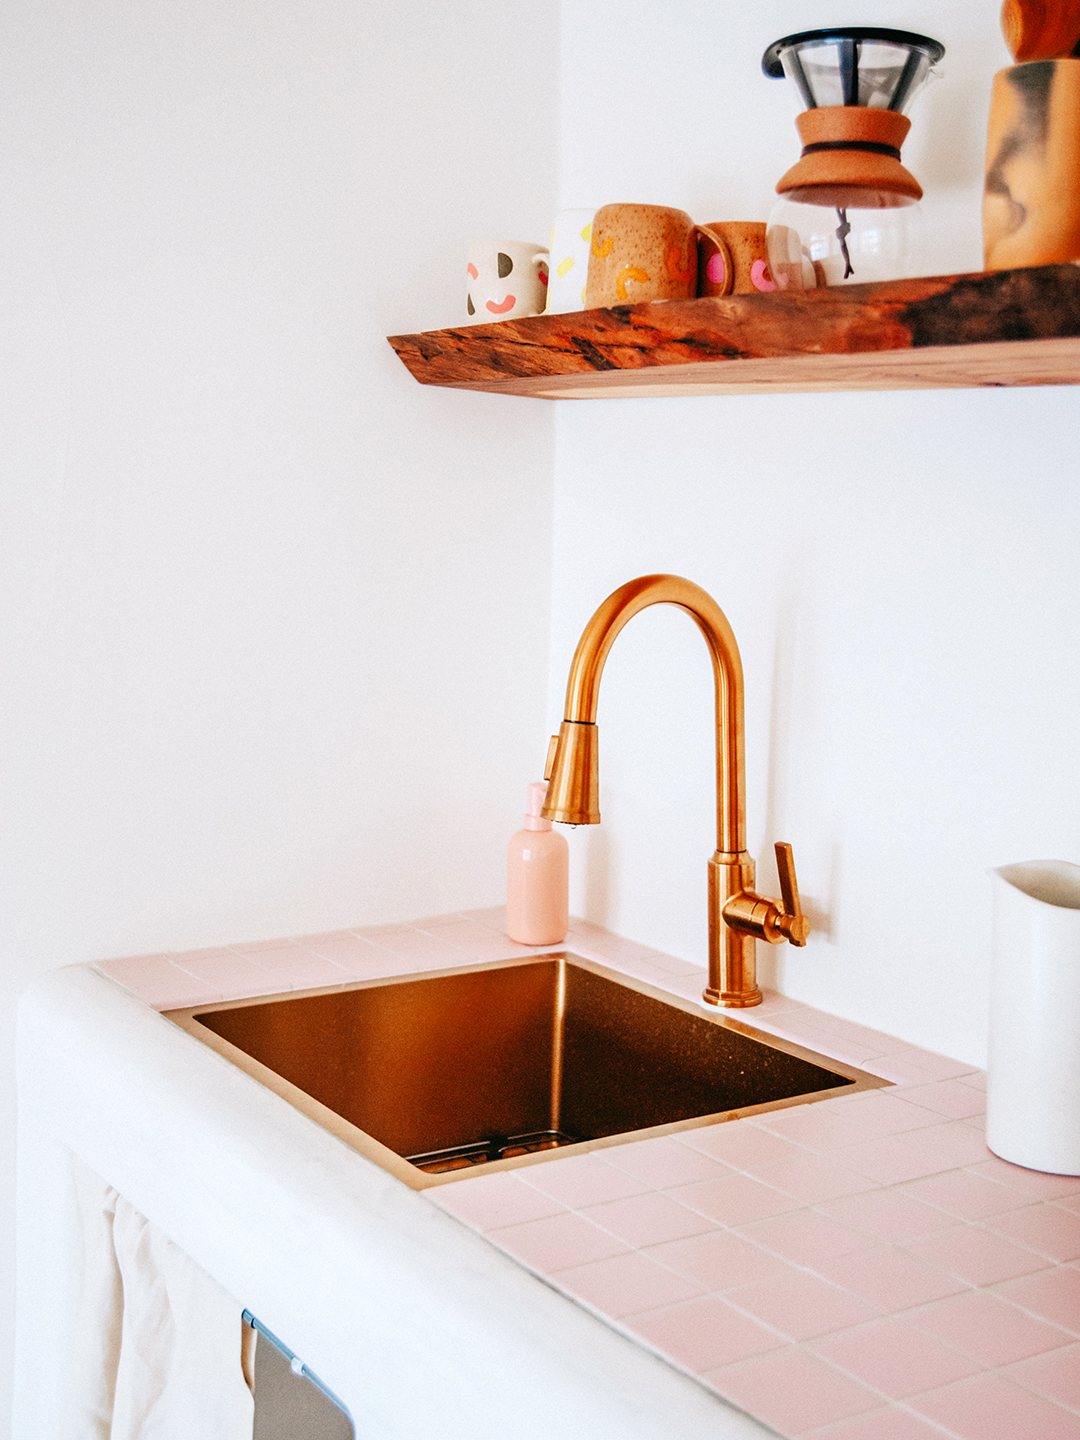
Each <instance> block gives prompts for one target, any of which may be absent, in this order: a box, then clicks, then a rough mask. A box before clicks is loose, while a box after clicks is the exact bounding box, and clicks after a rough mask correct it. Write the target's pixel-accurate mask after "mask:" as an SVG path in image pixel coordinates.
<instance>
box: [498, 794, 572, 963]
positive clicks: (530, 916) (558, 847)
mask: <svg viewBox="0 0 1080 1440" xmlns="http://www.w3.org/2000/svg"><path fill="white" fill-rule="evenodd" d="M547 788H548V787H547V781H546V780H534V781H533V783H532V784H531V785H530V786H529V810H528V814H527V815H526V816H525V828H524V830H519V831H518V832H517V834H516V835H515V836H514V838H513V839H512V840H511V841H510V845H509V848H508V850H507V855H506V933H507V934H508V935H509V936H510V939H511V940H516V941H517V942H518V943H519V944H520V945H558V944H559V942H560V941H561V940H565V939H566V932H567V930H568V929H569V928H570V911H569V902H568V891H569V885H570V847H569V845H567V843H566V840H565V838H564V837H563V836H562V835H559V834H557V833H556V832H555V831H554V830H552V828H551V821H550V820H545V819H544V818H543V816H542V815H541V814H540V811H541V810H542V809H543V808H544V800H545V798H546V796H547Z"/></svg>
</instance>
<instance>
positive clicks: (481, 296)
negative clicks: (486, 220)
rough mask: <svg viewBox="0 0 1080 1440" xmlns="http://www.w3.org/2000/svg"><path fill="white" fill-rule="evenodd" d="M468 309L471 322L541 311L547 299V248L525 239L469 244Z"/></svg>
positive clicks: (485, 323)
mask: <svg viewBox="0 0 1080 1440" xmlns="http://www.w3.org/2000/svg"><path fill="white" fill-rule="evenodd" d="M468 273H469V289H468V297H467V309H468V312H469V322H470V323H471V324H473V325H490V324H491V322H492V321H493V320H516V319H518V318H519V317H520V316H522V315H540V314H542V313H543V310H544V306H545V304H546V303H547V284H548V252H547V251H546V250H545V249H544V247H543V246H542V245H533V244H531V243H530V242H529V241H528V240H478V241H477V242H476V244H475V245H470V246H469V269H468Z"/></svg>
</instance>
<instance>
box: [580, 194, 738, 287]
mask: <svg viewBox="0 0 1080 1440" xmlns="http://www.w3.org/2000/svg"><path fill="white" fill-rule="evenodd" d="M699 234H707V235H708V236H709V238H710V240H711V241H712V242H713V244H714V245H715V247H716V250H717V251H718V252H719V253H720V254H721V255H723V256H724V258H725V264H726V268H727V273H728V277H729V283H728V287H727V290H726V291H724V292H723V293H724V294H727V293H728V291H730V289H731V284H730V277H731V257H730V255H729V253H728V248H727V242H726V241H725V240H724V238H723V236H721V235H717V234H715V233H714V232H712V231H710V230H709V227H708V226H707V225H695V224H694V222H693V220H691V218H690V216H689V215H687V213H686V211H685V210H673V209H670V208H669V207H668V206H666V205H604V206H602V207H601V208H600V209H599V210H598V211H597V212H596V215H595V217H594V218H593V224H592V243H591V245H590V249H589V279H588V284H587V286H586V291H585V303H586V306H587V308H589V309H593V308H595V307H597V306H610V305H633V304H637V303H639V302H641V301H646V300H691V299H693V297H694V296H695V295H696V294H697V267H698V251H697V237H698V235H699Z"/></svg>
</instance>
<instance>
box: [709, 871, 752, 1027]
mask: <svg viewBox="0 0 1080 1440" xmlns="http://www.w3.org/2000/svg"><path fill="white" fill-rule="evenodd" d="M753 889H754V862H753V860H751V858H750V856H749V855H748V854H747V853H746V851H745V850H740V851H739V852H737V853H736V854H730V853H726V852H724V851H721V850H718V851H717V852H716V854H715V855H714V856H713V857H712V859H711V860H710V861H709V983H708V985H707V987H706V989H705V993H704V995H703V996H702V999H703V1000H704V1001H705V1003H706V1004H707V1005H723V1006H724V1007H725V1008H726V1009H730V1010H743V1009H746V1008H747V1007H748V1006H750V1005H760V1004H761V1001H762V994H761V991H760V990H759V988H758V983H757V949H756V945H755V941H754V937H753V935H747V934H743V933H741V932H740V931H738V930H736V929H734V928H733V927H732V926H731V925H730V924H729V923H728V921H727V920H726V918H725V916H724V906H725V905H727V903H728V901H729V900H732V899H734V898H735V896H738V895H742V894H744V893H745V892H747V891H749V892H751V893H752V892H753Z"/></svg>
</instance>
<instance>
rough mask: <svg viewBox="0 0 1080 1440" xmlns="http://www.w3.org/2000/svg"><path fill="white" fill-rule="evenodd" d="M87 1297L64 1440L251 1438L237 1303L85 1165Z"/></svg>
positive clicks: (248, 1364) (249, 1339) (247, 1340)
mask: <svg viewBox="0 0 1080 1440" xmlns="http://www.w3.org/2000/svg"><path fill="white" fill-rule="evenodd" d="M79 1168H80V1174H79V1177H78V1187H79V1200H80V1210H81V1214H82V1223H83V1246H82V1250H83V1276H82V1287H81V1291H82V1295H81V1304H80V1313H79V1324H78V1339H77V1342H76V1350H75V1355H74V1357H73V1364H72V1365H71V1368H70V1370H69V1373H68V1377H67V1386H68V1392H67V1397H66V1405H65V1413H64V1423H63V1426H62V1429H61V1437H62V1440H251V1437H252V1427H253V1424H254V1402H253V1399H252V1393H251V1377H252V1361H253V1358H254V1349H255V1332H254V1330H252V1329H251V1328H250V1326H248V1325H245V1324H244V1322H243V1320H242V1319H241V1310H240V1306H239V1305H238V1304H237V1302H236V1301H235V1300H234V1299H233V1298H232V1296H231V1295H228V1294H227V1293H226V1292H225V1291H224V1290H222V1288H221V1286H220V1285H218V1284H217V1282H216V1281H214V1280H212V1279H211V1278H210V1276H209V1275H207V1274H206V1272H205V1271H204V1270H201V1269H200V1268H199V1266H198V1265H196V1264H195V1262H194V1261H193V1260H192V1259H191V1258H190V1257H189V1256H188V1255H186V1254H185V1252H184V1251H183V1250H181V1249H180V1248H179V1247H178V1246H176V1245H174V1244H173V1243H172V1241H171V1240H167V1239H166V1238H165V1236H164V1235H163V1234H162V1233H161V1231H160V1230H156V1229H155V1228H154V1226H153V1225H151V1224H150V1222H149V1221H148V1220H147V1219H146V1218H145V1217H144V1216H142V1215H140V1214H139V1212H138V1211H137V1210H135V1209H133V1208H132V1206H131V1205H129V1204H128V1203H127V1201H126V1200H125V1199H124V1198H123V1196H121V1195H118V1194H117V1192H116V1191H115V1190H113V1189H111V1188H110V1187H109V1186H108V1185H107V1184H106V1183H105V1181H104V1180H102V1179H101V1178H100V1177H99V1176H97V1175H95V1174H94V1173H93V1172H92V1171H90V1170H89V1169H86V1168H85V1167H82V1166H80V1167H79Z"/></svg>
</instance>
